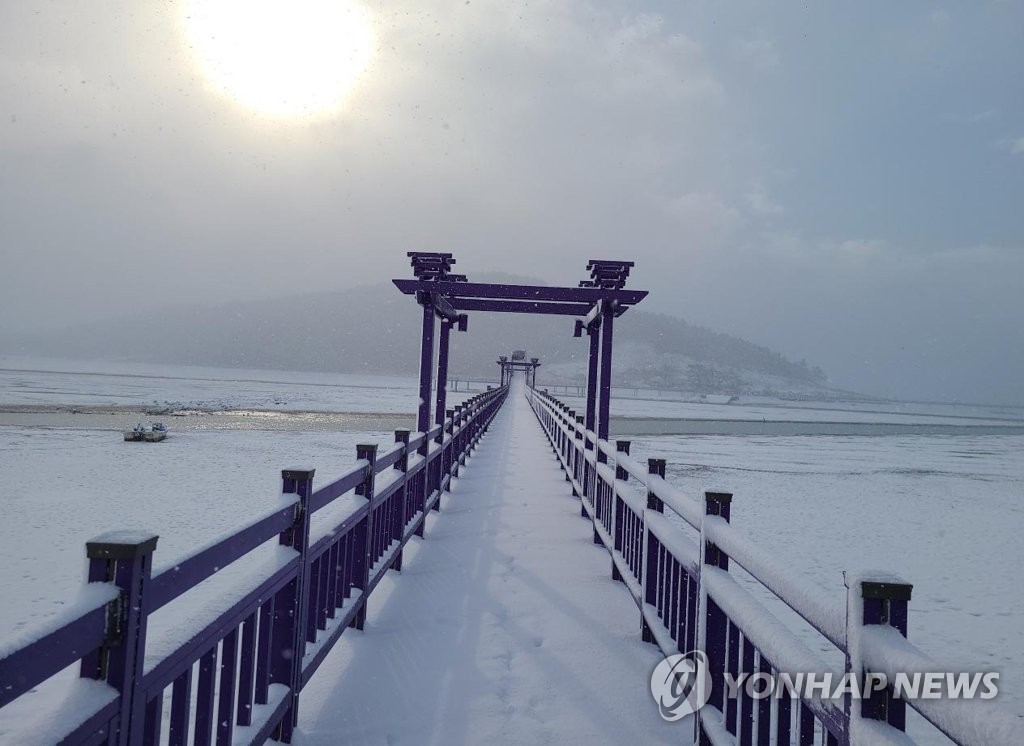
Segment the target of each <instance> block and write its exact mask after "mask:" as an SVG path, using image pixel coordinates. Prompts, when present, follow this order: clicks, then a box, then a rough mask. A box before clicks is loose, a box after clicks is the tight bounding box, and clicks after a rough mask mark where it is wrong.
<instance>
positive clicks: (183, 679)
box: [167, 666, 192, 746]
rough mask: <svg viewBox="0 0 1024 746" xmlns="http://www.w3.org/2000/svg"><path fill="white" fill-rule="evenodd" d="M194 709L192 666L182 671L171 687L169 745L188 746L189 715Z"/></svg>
mask: <svg viewBox="0 0 1024 746" xmlns="http://www.w3.org/2000/svg"><path fill="white" fill-rule="evenodd" d="M191 709H192V667H191V666H189V667H188V668H186V669H185V670H184V671H182V672H181V673H180V674H179V675H178V678H176V679H175V680H174V684H173V686H172V687H171V720H170V723H169V727H168V730H167V743H168V746H186V744H187V743H188V726H189V715H190V714H191Z"/></svg>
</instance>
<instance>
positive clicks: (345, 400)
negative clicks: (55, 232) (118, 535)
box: [0, 356, 419, 413]
mask: <svg viewBox="0 0 1024 746" xmlns="http://www.w3.org/2000/svg"><path fill="white" fill-rule="evenodd" d="M418 397H419V394H418V391H417V381H416V379H415V377H410V376H387V375H353V374H346V373H313V372H296V371H282V370H243V369H234V368H232V369H228V368H201V367H194V366H187V365H174V366H170V365H149V364H141V363H109V362H103V361H82V360H54V359H46V358H16V357H3V356H0V405H16V406H25V405H69V404H74V405H91V406H143V407H156V408H161V407H172V408H178V409H208V410H247V409H270V410H278V411H313V412H384V413H405V412H412V411H415V409H416V402H417V401H418Z"/></svg>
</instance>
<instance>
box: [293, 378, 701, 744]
mask: <svg viewBox="0 0 1024 746" xmlns="http://www.w3.org/2000/svg"><path fill="white" fill-rule="evenodd" d="M591 537H592V530H591V527H590V523H589V522H588V521H586V520H584V519H583V518H581V517H580V511H579V501H578V500H576V499H575V498H573V497H572V493H571V492H570V491H569V489H568V484H567V483H566V482H565V481H564V479H563V477H562V473H561V471H560V470H559V469H558V466H557V462H556V460H555V457H554V455H553V454H552V452H551V449H550V447H549V446H548V444H547V441H546V439H545V438H544V436H543V434H542V431H541V429H540V425H539V424H538V422H537V420H536V418H535V417H534V415H533V412H532V410H531V409H530V406H529V404H528V403H527V402H526V400H525V397H524V394H523V391H522V389H521V387H519V388H515V389H514V390H513V391H512V393H511V394H510V397H509V400H508V401H507V402H506V403H505V405H504V406H503V407H502V410H501V411H500V412H499V414H498V416H497V418H496V419H495V421H494V423H493V424H492V425H491V428H490V431H489V433H488V434H487V435H486V436H485V437H484V438H483V440H482V441H481V443H480V447H479V448H478V449H477V451H476V453H475V454H474V455H473V457H472V458H471V459H470V461H469V462H468V464H467V468H466V470H465V473H464V476H463V478H462V479H460V480H458V481H457V482H456V483H455V484H454V488H453V490H452V493H451V494H450V495H448V496H446V497H445V498H444V499H443V500H442V509H441V513H440V514H439V515H438V514H434V515H433V516H431V517H430V518H429V519H428V523H427V535H426V539H424V540H415V542H414V544H413V545H411V546H410V547H409V548H408V549H407V550H406V560H405V565H404V569H403V571H402V572H401V573H394V572H392V573H389V574H388V577H387V578H386V579H385V580H384V581H383V583H382V585H381V586H380V588H379V589H378V591H377V592H375V593H374V595H373V597H372V598H371V600H370V607H369V618H368V620H367V625H366V629H365V631H363V632H357V631H355V630H349V631H348V632H346V633H345V635H344V636H343V637H342V639H341V641H340V642H339V643H338V645H337V646H336V648H335V650H334V651H333V652H332V653H331V656H330V657H329V658H328V659H327V661H325V663H324V665H323V666H322V667H321V668H320V670H319V671H318V672H317V674H316V676H315V677H314V678H313V680H312V681H311V682H310V683H309V684H308V685H307V687H306V689H305V690H304V691H303V694H302V701H301V706H300V725H299V733H298V734H297V735H296V743H298V744H301V745H302V746H313V745H316V746H337V744H350V743H351V744H389V745H391V744H415V745H417V746H418V745H421V744H422V745H423V746H426V745H428V744H436V745H438V746H442V745H443V746H455V745H457V744H488V745H493V744H524V745H525V746H533V745H535V744H548V743H550V744H576V743H578V744H648V743H668V742H670V741H671V742H675V743H681V742H684V741H685V740H686V736H687V735H688V734H689V727H688V725H679V724H669V723H665V722H663V721H662V720H661V719H660V718H659V716H658V713H657V709H656V707H655V704H654V702H653V701H652V700H651V697H650V694H649V692H648V680H649V676H650V673H651V671H652V670H653V668H654V666H655V665H656V664H657V662H658V661H659V660H660V656H659V655H658V654H657V649H656V648H655V647H654V646H652V645H647V644H644V643H643V642H641V641H640V634H639V624H640V621H639V613H638V611H637V609H636V606H635V605H634V604H633V602H632V601H631V600H630V598H629V596H628V595H627V593H626V592H625V590H624V589H623V587H622V586H621V585H620V584H619V583H617V582H615V581H613V580H611V578H610V573H609V566H610V565H609V563H610V560H609V557H608V554H607V552H606V551H605V550H604V549H602V548H600V547H597V546H595V545H594V544H593V543H592V540H591Z"/></svg>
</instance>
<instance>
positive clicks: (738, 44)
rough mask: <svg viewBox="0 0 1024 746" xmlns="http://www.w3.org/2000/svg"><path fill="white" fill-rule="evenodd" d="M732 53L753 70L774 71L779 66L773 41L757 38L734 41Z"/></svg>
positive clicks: (761, 37)
mask: <svg viewBox="0 0 1024 746" xmlns="http://www.w3.org/2000/svg"><path fill="white" fill-rule="evenodd" d="M732 49H733V53H734V54H735V55H736V56H737V57H739V59H740V60H742V61H743V62H746V63H748V64H749V65H750V66H752V67H753V68H754V69H755V70H761V71H766V70H774V69H775V68H777V67H778V66H779V50H778V47H777V45H776V43H775V40H774V39H769V38H767V37H765V36H757V37H754V38H750V39H736V40H734V41H733V43H732Z"/></svg>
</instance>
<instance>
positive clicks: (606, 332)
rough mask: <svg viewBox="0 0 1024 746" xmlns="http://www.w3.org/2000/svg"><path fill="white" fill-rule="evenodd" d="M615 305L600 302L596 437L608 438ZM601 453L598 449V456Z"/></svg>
mask: <svg viewBox="0 0 1024 746" xmlns="http://www.w3.org/2000/svg"><path fill="white" fill-rule="evenodd" d="M614 321H615V307H614V306H613V305H612V304H611V303H609V302H602V304H601V385H600V392H601V395H600V401H599V403H598V409H597V437H598V439H600V440H608V425H609V415H608V412H609V409H610V407H611V397H612V331H613V326H614ZM600 455H601V453H600V451H598V456H599V457H600Z"/></svg>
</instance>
